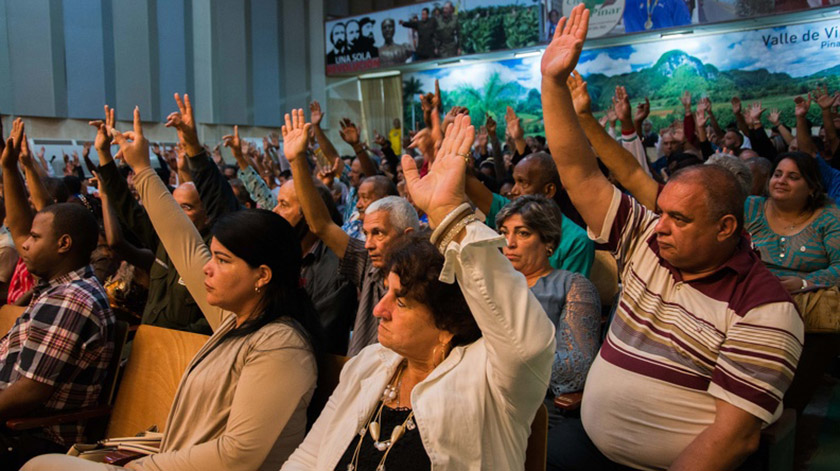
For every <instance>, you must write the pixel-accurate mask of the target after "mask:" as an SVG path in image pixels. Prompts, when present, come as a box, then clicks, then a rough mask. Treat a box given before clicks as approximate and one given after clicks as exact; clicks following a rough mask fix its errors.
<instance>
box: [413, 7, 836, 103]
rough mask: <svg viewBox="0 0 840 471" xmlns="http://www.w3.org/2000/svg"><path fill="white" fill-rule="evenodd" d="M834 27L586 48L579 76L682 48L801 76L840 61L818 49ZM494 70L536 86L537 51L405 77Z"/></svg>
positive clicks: (430, 85) (472, 78)
mask: <svg viewBox="0 0 840 471" xmlns="http://www.w3.org/2000/svg"><path fill="white" fill-rule="evenodd" d="M832 27H836V28H837V31H840V20H826V21H820V22H815V23H810V24H805V25H795V26H788V27H779V28H768V29H760V30H754V31H746V32H737V33H726V34H721V35H717V36H704V37H697V38H695V37H690V36H689V37H686V38H678V39H670V40H663V41H657V42H652V43H644V44H639V45H629V46H618V47H612V48H605V49H590V50H585V51H584V52H583V54H582V55H581V59H580V63H579V64H578V71H580V72H581V73H582V74H583V75H589V74H591V73H602V74H605V75H608V76H613V75H619V74H623V73H629V72H634V71H637V70H640V69H644V68H647V67H650V66H652V65H653V64H655V63H656V61H657V60H658V59H659V58H660V57H661V56H662V54H664V53H666V52H668V51H671V50H675V49H680V50H682V51H684V52H686V53H687V54H690V55H692V56H694V57H696V58H698V59H700V60H701V61H702V62H703V63H705V64H712V65H714V66H715V67H717V68H718V69H719V70H733V69H737V70H756V69H761V68H764V69H767V70H769V71H770V72H784V73H787V74H790V75H791V76H793V77H802V76H807V75H811V74H813V73H815V72H818V71H820V70H824V69H827V68H829V67H833V66H835V65H837V64H840V47H826V48H821V45H822V44H821V43H822V42H823V41H825V40H827V38H826V30H827V29H828V30H830V29H831V28H832ZM807 31H813V32H819V34H820V38H819V40H817V41H809V42H801V41H800V42H797V43H796V44H790V45H788V44H780V45H776V46H766V45H765V43H764V40H763V39H762V36H764V37H769V36H770V35H776V36H778V35H779V34H782V33H788V34H789V35H792V34H796V35H797V36H798V37H800V38H801V37H802V36H803V35H804V34H805V33H806V32H807ZM838 36H839V37H838V38H834V39H831V40H832V41H834V42H836V43H840V34H838ZM493 72H498V73H499V74H500V75H501V77H502V79H503V80H504V81H506V82H507V81H512V82H518V83H519V84H520V85H522V86H523V87H525V89H530V88H536V89H539V88H540V57H539V56H534V57H526V58H522V59H509V60H504V61H499V62H484V63H480V64H474V65H464V66H460V67H458V66H456V67H448V68H443V69H435V70H426V71H422V72H417V73H414V74H407V76H406V79H407V78H408V77H415V78H417V79H418V80H420V82H421V85H422V89H423V90H425V91H431V90H434V81H435V78H437V79H439V80H440V84H441V88H442V89H443V90H451V89H453V88H455V87H456V86H457V85H459V84H462V83H466V84H471V85H473V86H480V84H481V83H482V82H480V80H481V78H484V77H489V76H490V74H492V73H493ZM477 82H478V83H477Z"/></svg>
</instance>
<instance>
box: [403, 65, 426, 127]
mask: <svg viewBox="0 0 840 471" xmlns="http://www.w3.org/2000/svg"><path fill="white" fill-rule="evenodd" d="M421 87H422V84H421V83H420V80H418V79H417V78H416V77H409V78H408V80H403V83H402V95H403V123H404V125H405V128H406V130H411V129H414V126H415V122H416V121H417V120H418V119H419V120H420V121H422V120H423V110H422V109H421V108H420V102H419V101H418V99H417V96H418V95H420V94H421V93H423V90H422V88H421Z"/></svg>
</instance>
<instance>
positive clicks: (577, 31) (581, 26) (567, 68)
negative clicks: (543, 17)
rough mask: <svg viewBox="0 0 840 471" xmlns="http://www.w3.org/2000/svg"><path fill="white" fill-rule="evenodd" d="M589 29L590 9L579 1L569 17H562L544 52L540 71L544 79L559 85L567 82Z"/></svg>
mask: <svg viewBox="0 0 840 471" xmlns="http://www.w3.org/2000/svg"><path fill="white" fill-rule="evenodd" d="M588 30H589V10H587V9H586V8H585V7H584V4H583V3H579V4H578V5H577V6H575V7H574V8H573V9H572V12H571V14H570V15H569V17H568V18H566V17H563V18H560V21H558V22H557V26H556V29H555V31H554V38H552V40H551V42H550V43H549V44H548V47H547V48H546V49H545V53H543V57H542V62H541V64H540V71H541V72H542V75H543V80H546V79H548V80H551V81H554V83H555V84H557V85H563V84H565V83H566V78H567V77H568V76H569V74H571V73H572V70H574V68H575V66H576V65H577V62H578V59H579V58H580V51H581V50H582V49H583V41H584V39H586V32H587V31H588Z"/></svg>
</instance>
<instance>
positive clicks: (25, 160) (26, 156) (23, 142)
mask: <svg viewBox="0 0 840 471" xmlns="http://www.w3.org/2000/svg"><path fill="white" fill-rule="evenodd" d="M22 133H23V135H22V136H21V139H20V155H19V156H18V157H19V158H20V164H21V165H23V166H24V167H26V168H34V167H33V166H34V164H35V161H34V160H33V159H32V152H31V151H30V150H29V140H28V139H27V138H26V131H25V130H24V131H22Z"/></svg>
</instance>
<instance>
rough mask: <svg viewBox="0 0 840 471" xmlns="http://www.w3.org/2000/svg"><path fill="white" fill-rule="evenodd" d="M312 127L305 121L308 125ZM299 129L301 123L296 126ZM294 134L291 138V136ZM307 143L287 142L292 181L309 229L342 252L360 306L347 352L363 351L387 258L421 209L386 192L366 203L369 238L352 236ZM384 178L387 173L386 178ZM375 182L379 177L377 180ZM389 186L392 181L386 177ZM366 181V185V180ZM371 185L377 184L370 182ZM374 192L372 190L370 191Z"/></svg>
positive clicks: (297, 114) (371, 339)
mask: <svg viewBox="0 0 840 471" xmlns="http://www.w3.org/2000/svg"><path fill="white" fill-rule="evenodd" d="M292 116H293V117H294V120H295V123H298V122H299V123H301V126H303V124H302V123H303V122H304V118H303V111H302V110H295V111H293V113H292ZM308 127H309V126H308V125H307V128H308ZM295 129H297V126H295ZM291 131H292V118H291V117H289V116H288V115H287V116H286V126H285V127H284V134H283V137H284V142H286V141H285V139H286V138H287V134H286V133H290V132H291ZM292 137H295V136H289V138H292ZM305 150H306V142H304V143H302V144H300V147H299V148H298V147H295V146H290V145H289V144H288V142H287V143H286V144H285V145H284V152H285V153H286V159H287V160H288V161H289V163H290V164H291V166H292V176H293V178H292V181H293V182H294V186H295V193H296V194H297V199H298V200H299V202H300V205H301V208H302V210H303V215H304V219H305V220H306V223H307V224H308V225H309V230H311V231H312V233H313V234H315V235H316V236H318V238H319V239H321V240H322V241H323V242H324V243H325V244H326V245H327V247H328V248H329V249H330V250H331V251H332V252H333V253H335V255H337V256H338V258H339V260H340V263H339V270H340V273H341V274H342V276H343V277H344V278H345V279H347V280H348V281H349V282H350V283H351V284H352V285H353V286H355V287H356V289H357V290H358V292H359V305H358V309H357V310H356V317H355V320H354V323H353V336H352V337H351V338H350V345H349V347H348V350H347V354H348V355H349V356H354V355H356V354H357V353H359V352H360V351H361V350H362V349H363V348H364V347H366V346H368V345H370V344H372V343H376V332H377V321H376V318H375V317H373V307H374V306H375V305H376V303H378V302H379V300H380V299H382V297H383V296H384V295H385V291H386V290H385V286H384V285H383V279H384V276H383V275H384V273H382V267H383V266H384V265H385V257H386V255H387V254H388V251H389V249H390V247H391V245H393V243H394V242H395V241H396V240H397V239H398V238H399V237H400V236H402V235H403V234H405V233H408V232H411V231H415V230H417V229H418V228H419V221H418V218H417V212H416V211H415V210H414V208H412V206H411V204H410V203H409V202H408V201H406V200H405V199H404V198H400V197H399V196H387V197H385V198H381V199H377V200H376V201H373V202H372V203H369V205H368V204H367V203H361V201H362V199H363V198H361V192H360V199H359V201H360V204H365V210H364V215H365V218H364V233H365V236H366V239H365V241H361V240H359V239H356V238H353V237H350V236H349V235H348V234H347V233H346V232H344V231H343V230H342V229H341V227H340V226H339V225H338V224H336V223H335V222H333V220H332V219H331V218H330V214H329V211H328V210H327V206H326V205H324V203H323V200H322V199H321V197H320V196H319V195H318V191H317V189H316V184H315V182H314V181H313V178H312V176H311V174H310V171H309V164H308V163H307V161H306V156H305V154H304V152H305ZM383 178H384V177H383ZM374 181H376V180H374ZM385 181H387V182H388V183H390V185H391V186H393V183H391V182H390V180H387V179H385ZM365 183H368V181H367V180H366V181H365ZM371 186H373V184H372V183H371ZM372 193H373V192H372Z"/></svg>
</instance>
